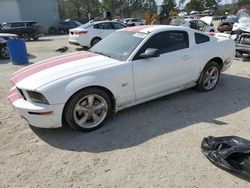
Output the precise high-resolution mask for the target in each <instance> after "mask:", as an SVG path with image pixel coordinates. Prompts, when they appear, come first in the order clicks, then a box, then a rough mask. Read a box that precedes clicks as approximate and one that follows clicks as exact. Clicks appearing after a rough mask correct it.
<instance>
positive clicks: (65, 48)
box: [56, 46, 69, 53]
mask: <svg viewBox="0 0 250 188" xmlns="http://www.w3.org/2000/svg"><path fill="white" fill-rule="evenodd" d="M68 49H69V48H68V47H67V46H63V47H61V48H58V49H56V51H57V52H61V53H63V52H66V51H67V50H68Z"/></svg>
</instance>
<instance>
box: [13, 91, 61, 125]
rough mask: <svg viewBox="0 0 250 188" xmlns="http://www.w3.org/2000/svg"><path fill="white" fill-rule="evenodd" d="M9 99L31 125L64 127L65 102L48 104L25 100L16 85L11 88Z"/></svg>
mask: <svg viewBox="0 0 250 188" xmlns="http://www.w3.org/2000/svg"><path fill="white" fill-rule="evenodd" d="M8 100H9V101H10V102H11V104H12V105H13V106H14V108H15V110H16V111H17V112H18V113H19V114H20V116H21V117H22V118H24V119H25V120H26V121H27V122H28V123H29V125H31V126H34V127H39V128H58V127H62V112H63V107H64V105H63V104H58V105H46V104H38V103H37V104H35V103H31V102H29V101H27V100H24V99H23V98H22V97H21V95H20V94H19V92H18V91H17V89H16V88H15V87H13V88H12V89H11V90H10V92H9V95H8Z"/></svg>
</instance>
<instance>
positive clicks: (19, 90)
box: [17, 88, 27, 101]
mask: <svg viewBox="0 0 250 188" xmlns="http://www.w3.org/2000/svg"><path fill="white" fill-rule="evenodd" d="M17 90H18V92H19V93H20V95H21V96H22V97H23V99H24V100H26V101H27V98H26V97H25V95H24V93H23V91H22V90H21V89H19V88H17Z"/></svg>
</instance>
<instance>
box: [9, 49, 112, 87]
mask: <svg viewBox="0 0 250 188" xmlns="http://www.w3.org/2000/svg"><path fill="white" fill-rule="evenodd" d="M114 63H117V60H114V59H111V58H108V57H105V56H102V55H98V54H95V53H92V52H77V53H72V54H67V55H64V56H59V57H55V58H51V59H47V60H44V61H42V62H40V63H36V64H33V65H30V66H28V67H26V68H24V69H21V70H19V71H17V72H15V73H14V74H13V75H12V77H11V79H10V82H11V83H13V84H14V85H16V86H17V87H18V88H21V89H26V90H36V89H37V88H39V87H41V86H44V85H46V84H48V83H50V82H53V81H55V80H58V79H61V78H64V77H66V76H69V75H74V74H77V73H81V72H87V71H93V70H96V69H99V68H104V67H107V66H110V65H111V64H114Z"/></svg>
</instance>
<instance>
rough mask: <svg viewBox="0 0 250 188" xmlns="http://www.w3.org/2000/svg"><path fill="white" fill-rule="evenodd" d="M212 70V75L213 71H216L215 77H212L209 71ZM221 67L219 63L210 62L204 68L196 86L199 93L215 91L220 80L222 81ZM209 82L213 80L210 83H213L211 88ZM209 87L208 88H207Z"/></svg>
mask: <svg viewBox="0 0 250 188" xmlns="http://www.w3.org/2000/svg"><path fill="white" fill-rule="evenodd" d="M210 70H211V72H210V73H212V70H213V71H215V72H214V75H210V74H209V71H210ZM220 70H221V69H220V66H219V64H218V63H217V62H214V61H210V62H208V63H207V65H206V66H205V67H204V69H203V71H202V73H201V75H200V77H199V79H198V81H197V84H196V89H197V90H199V91H211V90H213V89H214V88H215V87H216V85H217V83H218V81H219V79H220ZM215 78H216V79H215ZM207 80H211V81H209V82H212V83H211V85H210V87H208V85H209V83H208V81H207ZM206 85H207V86H206Z"/></svg>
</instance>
